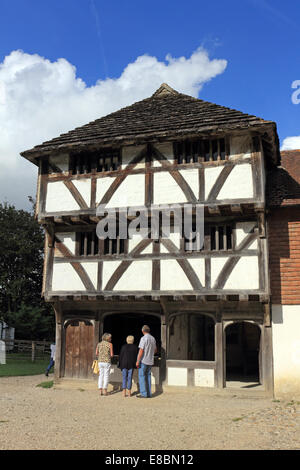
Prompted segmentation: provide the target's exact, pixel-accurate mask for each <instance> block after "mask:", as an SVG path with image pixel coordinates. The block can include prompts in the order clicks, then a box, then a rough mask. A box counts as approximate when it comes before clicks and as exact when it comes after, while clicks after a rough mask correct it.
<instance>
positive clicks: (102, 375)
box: [96, 333, 114, 396]
mask: <svg viewBox="0 0 300 470" xmlns="http://www.w3.org/2000/svg"><path fill="white" fill-rule="evenodd" d="M113 355H114V353H113V345H112V343H111V334H110V333H104V335H103V336H102V341H101V342H100V343H98V344H97V347H96V356H97V357H98V365H99V379H98V388H99V391H100V395H102V391H103V395H104V396H106V395H107V386H108V381H109V372H110V367H111V358H112V357H113Z"/></svg>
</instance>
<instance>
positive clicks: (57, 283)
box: [52, 263, 86, 291]
mask: <svg viewBox="0 0 300 470" xmlns="http://www.w3.org/2000/svg"><path fill="white" fill-rule="evenodd" d="M52 290H53V291H76V290H77V291H80V290H81V291H86V288H85V286H84V284H83V283H82V281H81V279H80V277H79V276H78V274H77V273H76V271H75V269H74V268H73V267H72V266H71V264H70V263H54V264H53V277H52Z"/></svg>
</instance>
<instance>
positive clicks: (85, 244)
mask: <svg viewBox="0 0 300 470" xmlns="http://www.w3.org/2000/svg"><path fill="white" fill-rule="evenodd" d="M76 238H77V246H78V256H97V255H121V254H124V253H125V248H126V244H125V240H124V239H120V237H119V236H118V235H117V237H116V238H115V239H113V238H111V239H110V238H106V239H105V240H103V243H101V242H100V240H99V238H98V237H97V234H96V231H91V232H77V234H76Z"/></svg>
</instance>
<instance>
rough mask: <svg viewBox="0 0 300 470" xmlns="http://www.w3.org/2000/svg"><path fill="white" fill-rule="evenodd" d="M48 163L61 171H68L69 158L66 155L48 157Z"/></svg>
mask: <svg viewBox="0 0 300 470" xmlns="http://www.w3.org/2000/svg"><path fill="white" fill-rule="evenodd" d="M49 162H50V164H51V163H52V164H54V165H55V166H57V168H59V169H60V170H61V171H64V172H65V171H69V156H68V155H67V154H64V155H55V156H50V157H49Z"/></svg>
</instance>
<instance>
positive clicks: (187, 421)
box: [0, 376, 300, 450]
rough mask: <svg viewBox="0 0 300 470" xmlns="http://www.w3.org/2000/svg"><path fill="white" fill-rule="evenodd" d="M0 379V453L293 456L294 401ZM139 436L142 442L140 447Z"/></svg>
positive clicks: (299, 436) (297, 441)
mask: <svg viewBox="0 0 300 470" xmlns="http://www.w3.org/2000/svg"><path fill="white" fill-rule="evenodd" d="M44 380H45V377H44V376H32V377H8V378H1V379H0V449H1V450H4V449H103V450H109V449H128V450H132V449H149V450H151V449H157V450H163V449H165V450H186V449H190V450H195V449H199V450H201V449H300V402H290V403H289V402H287V401H280V402H277V401H274V400H272V399H265V398H263V399H262V398H244V397H243V398H240V397H238V396H226V397H216V396H208V395H203V394H202V393H201V394H199V393H197V392H185V391H182V392H181V391H179V392H178V391H176V392H172V393H164V394H160V395H157V396H155V397H154V398H152V399H151V400H138V399H137V398H136V397H135V396H133V397H132V398H123V397H122V396H121V393H120V392H118V393H115V394H113V395H110V396H108V397H99V396H98V393H97V390H95V391H93V390H86V391H82V390H80V389H78V390H59V389H54V388H50V389H43V388H37V387H36V385H37V384H39V383H40V382H42V381H44ZM144 436H147V444H146V443H145V438H144Z"/></svg>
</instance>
